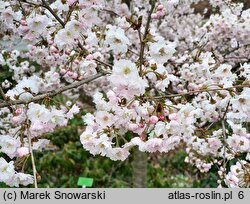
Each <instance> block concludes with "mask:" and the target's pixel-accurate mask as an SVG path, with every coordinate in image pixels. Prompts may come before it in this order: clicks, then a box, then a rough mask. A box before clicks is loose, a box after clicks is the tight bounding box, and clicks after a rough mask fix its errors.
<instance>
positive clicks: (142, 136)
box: [140, 133, 146, 141]
mask: <svg viewBox="0 0 250 204" xmlns="http://www.w3.org/2000/svg"><path fill="white" fill-rule="evenodd" d="M140 139H141V140H142V141H144V140H145V139H146V135H145V134H144V133H142V134H141V135H140Z"/></svg>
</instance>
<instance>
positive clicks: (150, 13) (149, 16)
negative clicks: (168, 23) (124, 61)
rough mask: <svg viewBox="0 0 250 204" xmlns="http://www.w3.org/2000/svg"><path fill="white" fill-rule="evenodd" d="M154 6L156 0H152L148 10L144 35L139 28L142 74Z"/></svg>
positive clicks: (140, 69)
mask: <svg viewBox="0 0 250 204" xmlns="http://www.w3.org/2000/svg"><path fill="white" fill-rule="evenodd" d="M154 8H155V0H151V9H150V11H149V12H148V19H147V23H146V27H145V31H144V34H143V37H142V36H141V31H140V29H139V30H138V34H139V40H140V44H141V46H140V57H139V63H140V64H139V71H140V74H142V65H143V61H144V50H145V45H146V39H147V35H148V32H149V25H150V22H151V15H152V13H153V11H154Z"/></svg>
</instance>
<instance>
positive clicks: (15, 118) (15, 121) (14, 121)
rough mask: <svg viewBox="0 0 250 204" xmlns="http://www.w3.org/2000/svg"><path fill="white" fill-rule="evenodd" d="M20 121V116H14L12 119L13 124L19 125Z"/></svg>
mask: <svg viewBox="0 0 250 204" xmlns="http://www.w3.org/2000/svg"><path fill="white" fill-rule="evenodd" d="M19 121H20V118H19V117H18V116H14V117H13V118H12V122H13V123H15V124H16V123H18V122H19Z"/></svg>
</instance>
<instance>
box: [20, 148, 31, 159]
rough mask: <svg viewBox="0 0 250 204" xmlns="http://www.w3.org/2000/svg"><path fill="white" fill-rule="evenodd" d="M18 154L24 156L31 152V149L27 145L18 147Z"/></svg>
mask: <svg viewBox="0 0 250 204" xmlns="http://www.w3.org/2000/svg"><path fill="white" fill-rule="evenodd" d="M17 154H18V156H19V157H23V156H25V155H27V154H29V149H28V148H27V147H20V148H18V149H17Z"/></svg>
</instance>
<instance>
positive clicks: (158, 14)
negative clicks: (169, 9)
mask: <svg viewBox="0 0 250 204" xmlns="http://www.w3.org/2000/svg"><path fill="white" fill-rule="evenodd" d="M164 14H165V12H164V11H163V10H161V11H157V12H156V15H157V17H158V18H160V17H162V16H164Z"/></svg>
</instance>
